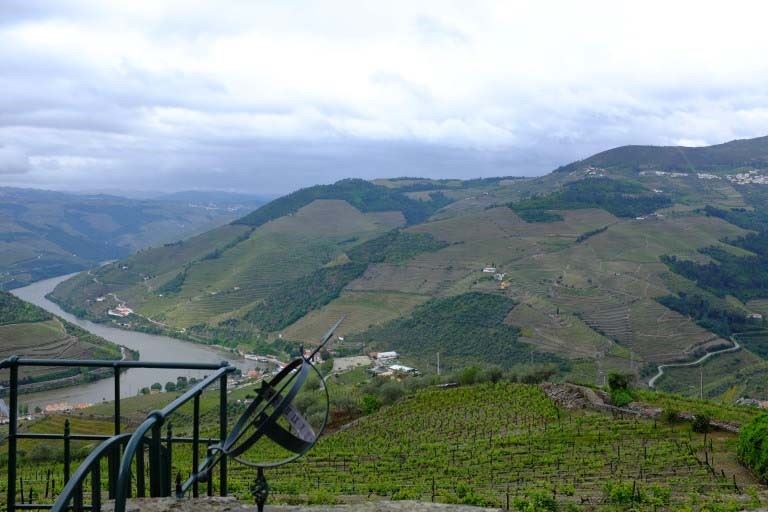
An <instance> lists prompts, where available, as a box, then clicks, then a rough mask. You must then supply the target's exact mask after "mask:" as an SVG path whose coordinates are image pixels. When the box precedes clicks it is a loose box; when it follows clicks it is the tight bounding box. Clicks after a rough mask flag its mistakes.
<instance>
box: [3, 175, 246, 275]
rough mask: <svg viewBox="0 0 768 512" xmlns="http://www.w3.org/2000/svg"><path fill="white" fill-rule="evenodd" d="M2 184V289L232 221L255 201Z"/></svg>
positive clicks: (89, 264)
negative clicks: (140, 195)
mask: <svg viewBox="0 0 768 512" xmlns="http://www.w3.org/2000/svg"><path fill="white" fill-rule="evenodd" d="M231 199H234V198H233V197H230V198H225V197H223V196H222V197H221V198H220V200H219V201H217V202H212V201H206V202H205V203H201V204H196V203H193V202H191V201H176V200H165V199H151V200H139V199H127V198H123V197H118V196H111V195H105V194H98V195H81V194H70V193H64V192H53V191H47V190H35V189H18V188H7V187H2V188H0V289H10V288H14V287H17V286H22V285H24V284H27V283H29V282H31V281H34V280H37V279H42V278H45V277H50V276H54V275H60V274H65V273H68V272H75V271H78V270H82V269H85V268H89V267H92V266H94V265H96V264H97V263H99V262H101V261H104V260H110V259H116V258H122V257H125V256H127V255H129V254H131V253H133V252H135V251H136V250H139V249H142V248H145V247H149V246H152V245H159V244H162V243H165V242H168V241H174V240H179V239H182V238H185V237H188V236H190V235H192V234H195V233H198V232H200V231H204V230H207V229H211V228H213V227H215V226H217V225H220V224H224V223H226V222H229V221H231V220H232V219H233V218H236V217H239V216H240V215H242V214H243V213H244V212H246V211H248V210H250V209H252V208H253V207H255V205H257V204H259V203H258V200H256V199H254V198H239V197H238V198H237V201H232V200H231Z"/></svg>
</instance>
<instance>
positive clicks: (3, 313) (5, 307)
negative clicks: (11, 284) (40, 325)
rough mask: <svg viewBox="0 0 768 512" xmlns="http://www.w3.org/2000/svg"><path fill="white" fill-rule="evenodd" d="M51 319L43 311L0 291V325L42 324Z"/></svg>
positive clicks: (48, 314) (50, 316)
mask: <svg viewBox="0 0 768 512" xmlns="http://www.w3.org/2000/svg"><path fill="white" fill-rule="evenodd" d="M51 318H52V315H51V314H50V313H48V312H47V311H45V310H44V309H42V308H39V307H37V306H35V305H34V304H30V303H29V302H25V301H23V300H21V299H19V298H16V297H15V296H13V295H11V294H10V293H7V292H2V291H0V325H6V324H19V323H29V322H43V321H45V320H50V319H51Z"/></svg>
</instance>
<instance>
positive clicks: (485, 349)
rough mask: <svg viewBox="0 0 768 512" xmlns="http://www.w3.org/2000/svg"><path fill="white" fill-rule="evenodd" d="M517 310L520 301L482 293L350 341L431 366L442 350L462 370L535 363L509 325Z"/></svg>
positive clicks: (433, 304) (436, 302) (434, 305)
mask: <svg viewBox="0 0 768 512" xmlns="http://www.w3.org/2000/svg"><path fill="white" fill-rule="evenodd" d="M514 306H515V302H514V301H513V300H511V299H509V298H507V297H503V296H501V295H492V294H486V293H478V292H470V293H465V294H462V295H457V296H454V297H449V298H446V299H432V300H430V301H429V302H427V303H425V304H423V305H421V306H419V307H417V308H416V309H415V310H414V311H413V313H412V314H411V315H410V316H409V317H405V318H398V319H396V320H392V321H391V322H388V323H386V324H384V325H381V326H376V327H372V328H371V329H369V330H367V331H365V332H364V333H362V334H359V335H355V336H351V337H350V338H351V339H352V340H353V341H355V342H365V343H366V345H367V346H369V345H370V344H375V346H377V347H380V348H381V349H383V350H397V351H398V352H402V353H404V354H407V355H408V356H409V357H412V358H417V359H421V360H424V359H428V360H429V361H431V360H432V358H433V356H434V354H435V353H436V352H437V351H440V356H441V358H443V359H444V360H446V361H447V360H451V359H452V360H453V361H454V362H456V363H457V364H461V365H462V366H464V365H466V364H467V363H471V362H473V361H474V362H478V361H484V362H487V363H493V364H498V365H499V366H502V367H505V368H508V367H510V366H512V365H513V364H514V363H516V362H521V361H527V360H529V359H530V347H529V346H528V345H524V344H522V343H519V342H518V340H517V338H518V334H519V330H518V329H517V327H514V326H511V325H508V324H506V323H504V320H505V318H506V317H507V314H508V313H509V311H510V310H511V309H512V308H513V307H514ZM541 359H547V360H549V361H552V360H556V359H554V358H553V357H552V356H548V355H544V354H540V355H537V360H539V361H540V360H541Z"/></svg>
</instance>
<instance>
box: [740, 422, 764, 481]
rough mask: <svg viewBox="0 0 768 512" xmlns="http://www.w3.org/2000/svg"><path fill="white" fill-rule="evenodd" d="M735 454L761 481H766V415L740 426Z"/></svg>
mask: <svg viewBox="0 0 768 512" xmlns="http://www.w3.org/2000/svg"><path fill="white" fill-rule="evenodd" d="M736 453H737V455H738V456H739V459H740V460H741V462H743V463H744V464H745V465H746V466H747V467H749V468H750V469H751V470H752V471H753V472H754V473H755V475H757V476H758V477H759V478H760V479H762V480H763V481H766V480H768V414H761V415H760V416H757V417H756V418H755V419H753V420H752V421H750V422H749V423H747V424H746V425H742V427H741V430H740V431H739V442H738V445H737V448H736Z"/></svg>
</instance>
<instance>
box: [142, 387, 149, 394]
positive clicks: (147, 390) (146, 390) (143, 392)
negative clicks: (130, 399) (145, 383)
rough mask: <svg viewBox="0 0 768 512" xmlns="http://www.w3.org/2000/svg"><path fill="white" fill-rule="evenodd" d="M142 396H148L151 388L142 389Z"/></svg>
mask: <svg viewBox="0 0 768 512" xmlns="http://www.w3.org/2000/svg"><path fill="white" fill-rule="evenodd" d="M141 394H142V395H148V394H149V388H148V387H143V388H141Z"/></svg>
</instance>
